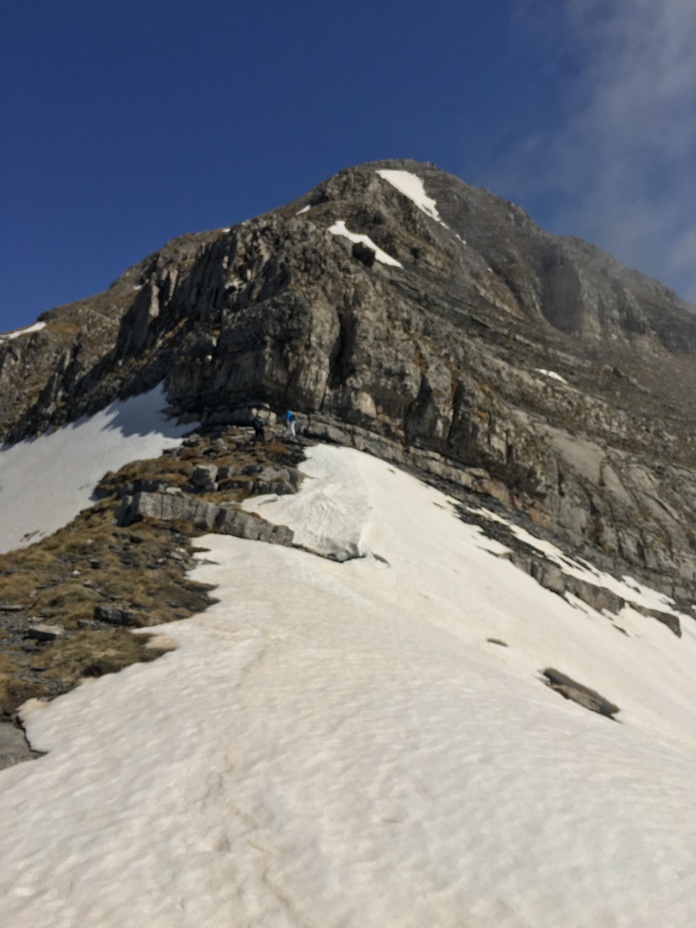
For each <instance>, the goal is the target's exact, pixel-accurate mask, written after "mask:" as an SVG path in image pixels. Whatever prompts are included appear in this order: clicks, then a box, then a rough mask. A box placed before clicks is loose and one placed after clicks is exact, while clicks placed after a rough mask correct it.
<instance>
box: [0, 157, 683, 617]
mask: <svg viewBox="0 0 696 928" xmlns="http://www.w3.org/2000/svg"><path fill="white" fill-rule="evenodd" d="M399 172H408V173H406V174H404V173H399ZM404 178H406V179H407V180H408V179H409V178H410V180H409V185H408V186H406V187H405V188H404V183H403V181H404ZM419 184H421V185H422V188H423V189H422V194H421V193H419ZM399 185H401V187H402V188H404V189H407V190H408V191H409V192H410V194H411V195H406V194H405V193H404V192H402V189H399ZM414 191H415V193H414ZM42 319H43V320H44V321H45V322H46V323H47V324H46V327H45V328H44V329H42V330H41V331H39V332H35V333H33V334H30V335H26V336H23V337H21V338H17V339H14V340H12V341H6V342H3V343H1V344H0V397H2V400H3V402H2V411H1V412H0V430H1V434H2V435H3V436H4V438H5V439H7V440H10V441H12V440H15V439H17V438H20V437H23V436H25V435H28V434H31V433H33V432H36V431H37V430H42V429H45V428H48V427H50V426H53V425H58V424H60V423H62V422H64V421H66V420H70V419H73V418H75V417H77V416H79V415H80V414H83V413H85V412H91V411H94V410H95V409H97V408H99V407H100V406H103V405H105V403H107V402H109V401H110V400H112V399H114V398H115V397H117V396H121V395H127V394H132V393H136V392H139V391H141V390H143V389H147V388H149V387H151V386H153V385H154V384H156V383H157V382H159V381H160V380H162V379H164V380H165V381H166V390H167V394H168V397H169V400H170V402H171V405H172V409H173V411H175V412H177V413H179V414H182V415H188V416H191V417H198V418H201V419H202V420H203V421H204V423H206V424H208V425H215V424H225V423H240V422H244V421H248V417H249V414H250V410H251V409H253V408H255V405H258V404H260V403H265V404H267V405H268V406H269V407H270V408H271V409H272V410H276V411H282V410H284V409H285V408H287V407H291V408H293V409H297V410H299V411H300V412H301V414H302V425H303V427H304V429H305V432H306V433H307V434H309V435H315V436H317V437H323V438H325V439H333V440H340V441H345V442H348V443H351V444H354V445H355V446H356V447H365V448H367V449H368V450H376V449H377V450H378V453H380V454H382V455H383V456H386V457H390V458H391V459H393V460H395V461H398V462H400V463H405V464H407V465H409V466H411V467H413V468H414V469H415V470H417V471H418V472H419V473H420V474H422V475H423V476H425V477H427V478H428V479H432V480H437V481H445V482H446V483H449V484H450V485H460V486H462V487H465V488H467V489H469V490H474V491H478V492H481V493H484V494H487V495H489V496H492V497H495V498H496V499H498V500H500V501H501V502H503V503H504V504H505V505H506V506H508V507H511V508H513V509H516V510H519V511H521V512H524V513H527V514H528V515H529V516H530V517H531V518H532V519H533V520H535V521H536V522H537V523H538V524H539V525H540V526H543V527H545V528H546V529H548V530H550V531H552V532H553V533H554V534H555V535H556V537H557V538H558V539H559V541H561V542H563V543H564V544H566V545H571V546H572V547H573V549H574V551H576V552H577V553H584V555H585V556H590V557H592V558H593V559H595V560H597V559H600V560H601V561H602V562H603V563H604V566H605V567H606V568H607V569H611V570H614V571H616V572H630V573H634V574H637V575H639V576H641V577H643V578H644V579H646V580H647V581H648V582H649V583H650V584H652V585H653V586H656V587H657V588H659V589H661V590H663V591H664V592H666V593H668V594H669V595H671V596H674V597H676V598H677V599H678V600H680V601H682V602H691V601H693V599H694V598H695V594H696V533H695V530H694V527H693V526H694V525H695V524H696V479H695V473H696V315H694V312H693V309H692V308H690V307H688V306H687V305H686V304H684V303H683V302H681V301H680V300H679V299H678V298H677V297H676V296H675V295H674V294H673V293H671V292H670V291H669V290H668V289H667V288H666V287H664V286H663V285H662V284H660V283H659V282H657V281H654V280H651V279H649V278H647V277H644V276H643V275H641V274H639V273H637V272H635V271H629V270H626V269H625V268H622V267H621V266H620V265H619V264H618V263H617V262H615V261H614V260H613V259H612V258H611V257H609V256H608V255H606V254H604V253H603V252H601V251H599V250H598V249H596V248H594V247H593V246H590V245H587V244H585V243H583V242H581V241H579V240H575V239H568V238H557V237H554V236H551V235H548V234H547V233H545V232H543V231H542V230H541V229H539V228H538V227H537V226H535V225H534V223H533V222H532V221H531V220H530V219H529V217H528V216H526V215H525V213H524V212H522V211H521V210H520V209H519V208H517V207H515V206H514V205H513V204H510V203H507V202H505V201H502V200H500V199H498V198H496V197H494V196H493V195H491V194H490V193H488V192H486V191H484V190H479V189H476V188H473V187H470V186H468V185H466V184H464V183H463V182H461V181H459V180H458V179H456V178H454V177H452V176H450V175H447V174H445V173H443V172H441V171H439V170H437V169H436V168H434V167H432V166H431V165H424V164H416V163H414V162H407V161H385V162H379V163H375V164H368V165H363V166H360V167H357V168H352V169H350V170H346V171H343V172H341V173H340V174H338V175H337V176H335V177H333V178H331V179H329V180H327V181H326V182H324V183H322V184H320V185H319V186H318V187H316V188H315V189H314V190H312V191H310V192H309V193H308V194H306V195H305V196H303V197H301V198H300V199H298V200H296V201H295V202H293V203H291V204H289V205H288V206H286V207H283V208H281V209H279V210H276V211H274V212H272V213H269V214H267V215H264V216H261V217H259V218H257V219H254V220H251V221H248V222H246V223H243V224H242V225H240V226H237V227H235V228H232V229H230V230H229V231H218V232H211V233H205V234H202V235H197V236H186V237H184V238H182V239H178V240H176V241H175V242H173V243H170V244H169V245H168V246H166V247H165V248H164V249H163V250H162V251H161V252H159V253H158V254H157V255H154V256H152V257H151V258H148V259H146V260H145V261H144V262H142V263H141V264H140V265H138V266H137V267H135V268H132V269H131V270H129V271H127V272H126V273H125V274H124V275H123V277H122V278H120V279H119V281H117V282H116V283H115V284H114V285H113V286H112V287H111V288H110V289H109V290H108V291H107V292H106V293H105V294H102V295H100V296H98V297H95V298H93V299H91V300H85V301H82V303H80V304H74V305H73V306H69V307H62V308H59V309H57V310H52V311H51V312H49V313H47V314H44V316H43V317H42ZM18 384H23V386H22V387H19V386H18ZM197 479H200V480H201V481H204V482H205V480H206V478H205V475H203V474H201V476H200V478H197ZM201 486H203V484H201ZM168 505H169V504H168Z"/></svg>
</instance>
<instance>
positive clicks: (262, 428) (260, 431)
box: [251, 416, 266, 441]
mask: <svg viewBox="0 0 696 928" xmlns="http://www.w3.org/2000/svg"><path fill="white" fill-rule="evenodd" d="M251 425H252V427H253V429H254V441H266V423H265V422H264V421H263V419H262V418H261V416H254V418H253V419H252V420H251Z"/></svg>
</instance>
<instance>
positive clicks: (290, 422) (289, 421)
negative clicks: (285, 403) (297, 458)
mask: <svg viewBox="0 0 696 928" xmlns="http://www.w3.org/2000/svg"><path fill="white" fill-rule="evenodd" d="M285 424H286V425H287V427H288V431H289V432H290V434H291V435H292V437H293V438H295V436H296V434H297V433H296V432H295V413H294V412H293V411H292V409H288V411H287V412H286V413H285Z"/></svg>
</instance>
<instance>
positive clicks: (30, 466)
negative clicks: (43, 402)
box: [0, 386, 193, 553]
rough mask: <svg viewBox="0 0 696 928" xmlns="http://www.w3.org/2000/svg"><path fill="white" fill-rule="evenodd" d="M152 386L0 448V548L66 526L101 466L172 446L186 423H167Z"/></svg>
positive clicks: (147, 455) (22, 544) (157, 391)
mask: <svg viewBox="0 0 696 928" xmlns="http://www.w3.org/2000/svg"><path fill="white" fill-rule="evenodd" d="M166 405H167V400H166V397H165V395H164V392H163V390H162V387H161V386H159V387H157V388H155V389H154V390H151V391H150V392H149V393H143V394H141V395H140V396H135V397H132V398H131V399H128V400H125V401H123V402H116V403H112V404H111V405H110V406H109V407H107V408H106V409H104V410H102V411H101V412H98V413H96V414H95V415H94V416H91V417H84V418H82V419H79V420H78V421H77V422H74V423H71V424H70V425H66V426H64V427H63V428H60V429H57V430H56V431H55V432H51V433H46V434H44V435H39V436H38V437H36V438H30V439H27V440H26V441H22V442H18V443H17V444H15V445H11V446H8V445H3V446H2V447H0V514H1V516H2V518H1V519H0V553H3V552H5V551H11V550H12V549H14V548H21V547H25V546H26V545H28V544H31V543H32V542H34V541H38V540H39V539H40V538H42V537H44V536H45V535H48V534H51V532H55V531H57V530H58V529H59V528H62V527H63V526H64V525H67V524H68V522H70V521H71V520H72V519H74V518H75V516H76V515H77V514H78V512H80V510H81V509H85V508H86V507H87V506H89V505H90V500H91V497H92V492H93V490H94V487H95V486H96V484H97V483H98V482H99V480H100V478H101V477H102V476H103V475H104V473H105V472H106V471H107V470H118V469H119V468H120V467H123V465H124V464H128V463H130V462H131V461H136V460H139V459H146V458H152V457H159V455H160V454H161V453H162V452H163V451H164V450H165V449H167V448H174V447H176V446H177V445H179V444H180V442H181V437H182V436H183V435H184V434H185V433H186V432H190V431H191V429H192V428H193V425H192V424H189V425H186V426H179V425H176V424H175V423H174V422H172V421H167V419H166V416H165V415H164V413H163V409H164V408H165V407H166Z"/></svg>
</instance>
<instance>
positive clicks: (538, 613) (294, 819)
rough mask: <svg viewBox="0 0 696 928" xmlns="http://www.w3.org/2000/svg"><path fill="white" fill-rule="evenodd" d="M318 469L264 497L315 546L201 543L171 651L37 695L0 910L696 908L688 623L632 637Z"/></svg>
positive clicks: (265, 927)
mask: <svg viewBox="0 0 696 928" xmlns="http://www.w3.org/2000/svg"><path fill="white" fill-rule="evenodd" d="M305 470H306V472H307V475H308V476H307V479H306V480H305V483H304V484H303V487H302V489H301V491H300V493H299V494H298V495H297V496H295V497H282V498H280V499H276V498H273V497H269V498H266V499H262V500H256V501H254V507H255V508H257V509H258V511H259V512H261V513H263V515H264V516H265V517H266V518H267V519H269V520H273V521H278V522H285V523H287V524H289V525H291V526H292V527H293V528H294V529H295V531H296V540H297V541H298V542H299V543H300V544H302V545H303V546H304V547H305V548H306V549H307V550H298V549H290V548H282V547H279V546H271V545H265V544H262V543H259V542H250V541H243V540H241V539H237V538H229V537H219V536H207V537H205V538H204V539H203V543H204V544H205V546H206V547H207V548H208V549H209V551H208V552H207V553H206V554H205V555H203V556H202V558H201V564H200V567H198V568H197V570H196V572H195V573H196V577H197V579H200V580H202V581H205V582H208V583H215V584H217V585H218V590H217V594H216V595H217V596H218V597H219V602H218V603H217V604H216V605H215V606H214V607H212V608H211V609H209V610H208V611H207V612H206V613H204V614H202V615H200V616H197V617H194V618H192V619H189V620H186V621H183V622H180V623H176V624H173V625H169V626H166V627H163V628H162V631H165V632H166V634H167V635H168V636H169V637H171V638H173V639H174V640H175V641H176V643H177V645H178V649H177V650H176V651H174V652H172V653H170V654H168V655H166V656H165V657H163V658H162V659H160V660H158V661H156V662H155V663H154V664H148V665H142V664H141V665H134V666H132V667H130V668H128V669H127V670H125V671H122V672H121V673H119V674H117V675H113V676H108V677H103V678H101V679H99V680H97V681H93V682H89V683H85V684H83V685H82V686H80V687H79V688H78V689H77V690H75V691H73V692H71V693H69V694H68V695H66V696H64V697H61V698H59V699H57V700H55V701H54V702H53V703H51V704H50V705H48V706H43V705H42V704H40V703H36V702H34V703H31V704H28V705H27V706H26V707H25V710H24V717H25V720H26V722H27V725H28V731H29V736H30V738H31V740H32V743H33V744H34V746H35V747H37V748H39V749H42V750H47V751H49V753H48V755H47V756H46V757H44V758H42V759H41V760H39V761H37V762H35V763H33V764H31V765H21V766H18V767H14V768H10V769H7V770H5V771H3V772H2V773H0V821H2V822H3V833H2V838H1V839H0V841H2V850H1V852H0V855H1V857H2V866H1V867H0V923H1V924H3V925H11V926H12V928H76V926H83V925H99V926H100V928H126V926H129V928H131V926H142V928H180V926H181V928H207V926H211V928H212V926H216V928H217V926H219V925H234V926H235V928H290V926H292V928H296V926H321V928H338V926H341V928H385V926H389V928H397V926H398V928H425V926H428V928H430V926H441V928H462V926H467V928H528V926H534V928H558V926H560V925H562V926H564V928H655V926H658V925H660V926H669V928H692V926H693V925H694V924H695V923H696V873H695V872H694V868H693V854H694V849H695V848H696V814H695V813H694V805H693V771H694V761H695V760H696V683H695V682H694V678H693V673H692V668H693V666H694V660H695V659H696V637H695V636H694V629H693V627H692V625H689V624H686V623H685V628H684V637H683V638H682V639H681V640H680V639H677V638H676V637H675V636H674V635H673V634H672V633H671V632H670V631H669V630H668V629H667V628H666V627H665V626H663V625H661V624H659V623H658V622H655V621H654V620H653V619H650V618H647V617H645V616H642V615H640V614H639V613H637V612H635V611H633V610H631V609H629V608H627V609H626V610H625V614H624V615H623V616H622V625H623V626H624V627H625V629H626V631H627V632H628V636H626V635H623V634H619V633H618V632H617V631H616V629H615V628H614V627H613V625H612V623H611V622H610V621H609V620H608V619H607V618H606V617H604V616H602V615H600V614H598V613H595V612H593V611H592V610H589V609H588V608H587V607H585V608H583V609H579V608H574V607H573V606H571V605H570V604H568V603H567V602H565V601H564V600H562V599H561V598H560V597H558V596H556V595H554V594H553V593H551V592H549V591H547V590H544V589H542V588H541V587H539V586H538V585H537V584H536V583H535V582H534V581H533V580H532V579H531V578H530V577H529V576H527V575H526V574H523V573H522V572H520V571H518V570H517V569H516V568H515V567H513V566H512V564H510V563H509V561H507V560H506V559H505V557H504V554H505V552H504V550H503V549H502V546H501V545H498V544H496V543H494V542H491V541H489V540H486V539H485V538H484V536H483V535H482V533H481V532H480V531H479V530H478V529H477V528H475V527H473V526H471V525H468V524H465V523H463V522H462V521H461V520H459V519H458V518H457V516H456V513H455V512H454V509H453V506H452V504H451V503H450V501H449V500H448V499H447V498H446V497H444V496H443V495H442V494H440V493H438V492H436V491H435V490H432V489H429V488H427V487H425V486H423V485H422V484H420V483H419V482H418V481H416V480H415V479H413V478H411V477H409V476H407V475H405V474H403V473H400V472H398V471H397V470H395V469H394V468H393V467H390V466H389V465H387V464H385V463H383V462H381V461H379V460H376V459H374V458H370V457H367V456H365V455H362V454H359V453H358V452H355V451H350V450H347V449H337V448H323V447H319V448H315V449H312V450H311V451H310V460H309V461H308V463H307V465H305ZM314 552H316V553H314ZM327 554H330V555H332V556H336V555H338V556H341V557H348V558H349V559H348V560H345V561H344V562H343V563H338V562H336V561H335V560H331V559H329V558H327V557H325V556H322V555H327ZM489 638H496V639H498V640H499V641H504V642H505V643H506V645H507V647H503V646H501V645H500V644H495V643H492V642H490V641H488V640H487V639H489ZM550 664H551V665H554V666H556V667H558V669H559V670H561V671H564V672H566V673H568V674H570V675H571V676H575V677H576V678H577V679H579V680H580V681H582V682H583V683H586V684H587V685H589V686H592V687H594V688H597V689H598V690H599V691H600V692H601V693H602V694H603V695H605V696H606V697H608V698H609V699H611V700H613V701H615V702H616V703H618V705H619V706H620V707H621V713H620V714H619V719H620V720H621V723H618V722H612V721H611V720H609V719H607V718H604V717H601V716H599V715H595V714H591V713H589V712H587V711H585V710H584V709H582V708H580V707H578V706H577V705H575V704H574V703H570V702H566V701H564V700H562V699H561V698H560V697H559V696H558V695H557V694H555V693H553V692H552V691H551V690H550V689H548V688H546V687H545V686H543V685H542V684H541V682H539V670H540V669H541V668H543V667H546V666H548V665H550Z"/></svg>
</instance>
